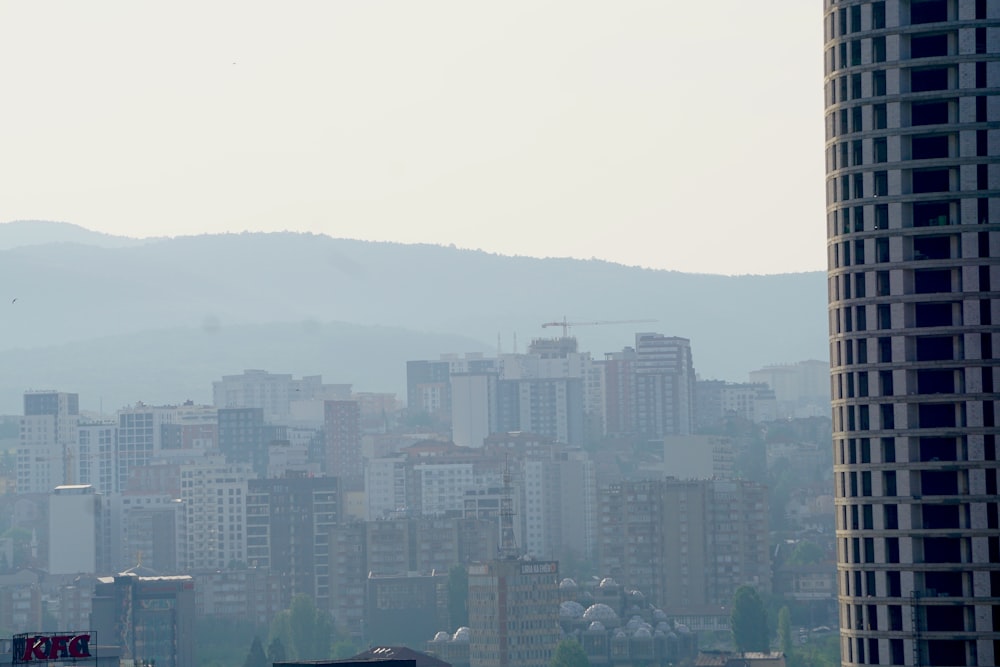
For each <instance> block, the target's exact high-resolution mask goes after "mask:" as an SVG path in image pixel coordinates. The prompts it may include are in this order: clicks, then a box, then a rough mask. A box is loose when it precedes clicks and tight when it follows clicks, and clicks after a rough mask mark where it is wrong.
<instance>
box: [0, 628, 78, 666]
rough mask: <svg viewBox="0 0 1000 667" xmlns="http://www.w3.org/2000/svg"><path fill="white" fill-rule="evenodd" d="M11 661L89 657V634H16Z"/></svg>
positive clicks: (22, 661) (42, 660)
mask: <svg viewBox="0 0 1000 667" xmlns="http://www.w3.org/2000/svg"><path fill="white" fill-rule="evenodd" d="M13 648H14V655H13V656H12V658H13V662H15V663H24V662H48V661H50V660H84V659H87V658H90V657H91V655H90V635H89V634H77V635H30V634H29V635H17V636H15V637H14V641H13Z"/></svg>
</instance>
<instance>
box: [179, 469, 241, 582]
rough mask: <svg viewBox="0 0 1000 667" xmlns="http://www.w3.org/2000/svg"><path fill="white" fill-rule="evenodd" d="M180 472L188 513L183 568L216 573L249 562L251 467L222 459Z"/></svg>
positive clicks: (185, 511) (186, 515) (182, 493)
mask: <svg viewBox="0 0 1000 667" xmlns="http://www.w3.org/2000/svg"><path fill="white" fill-rule="evenodd" d="M180 471H181V473H180V474H181V500H182V501H183V503H184V513H185V517H184V544H183V547H182V558H181V565H182V568H183V569H184V570H185V571H191V570H201V569H211V570H214V569H217V568H225V567H228V566H229V565H230V563H232V562H234V561H235V562H246V550H247V538H246V495H247V480H248V479H249V478H250V477H251V476H252V474H253V473H252V472H251V470H250V467H249V466H248V465H244V464H231V463H226V460H225V458H224V457H222V456H208V457H205V458H204V459H203V460H202V461H199V462H197V463H188V464H184V465H181V467H180Z"/></svg>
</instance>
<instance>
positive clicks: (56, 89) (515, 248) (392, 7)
mask: <svg viewBox="0 0 1000 667" xmlns="http://www.w3.org/2000/svg"><path fill="white" fill-rule="evenodd" d="M819 9H820V8H819V6H818V5H815V3H806V2H802V1H801V0H776V1H774V2H770V3H753V4H749V3H744V2H739V1H737V0H726V1H724V2H713V3H707V2H701V3H685V4H681V5H678V4H677V3H669V2H628V3H594V2H536V1H533V2H513V3H510V2H507V3H465V2H419V3H403V2H364V3H361V2H337V3H323V2H298V3H293V4H289V3H278V4H276V3H259V2H251V3H247V2H238V3H237V2H213V3H193V2H180V3H176V2H175V3H161V4H148V3H141V4H135V3H128V2H102V3H96V4H95V3H83V4H81V3H69V2H62V3H29V2H6V3H3V4H2V5H0V61H2V62H3V63H4V65H3V66H2V67H0V90H3V94H4V98H5V105H4V109H3V112H2V118H3V122H2V123H0V145H3V147H4V148H3V151H2V154H0V182H2V183H3V184H4V185H3V187H2V189H0V220H15V219H49V220H65V221H68V222H73V223H76V224H80V225H84V226H86V227H88V228H90V229H95V230H100V231H104V232H108V233H114V234H127V235H130V236H138V237H145V236H167V235H171V236H172V235H180V234H194V233H200V232H220V231H242V230H260V231H268V230H281V229H289V230H300V231H312V232H321V233H325V234H329V235H331V236H334V237H344V238H358V239H368V240H392V241H401V242H408V243H412V242H427V243H438V244H445V245H447V244H454V245H456V246H458V247H466V248H481V249H483V250H487V251H490V252H500V253H504V254H520V255H532V256H542V257H544V256H560V257H562V256H570V257H580V258H589V257H599V258H603V259H608V260H611V261H615V262H621V263H624V264H628V265H639V266H646V267H653V268H667V269H676V270H681V271H694V272H709V273H726V274H738V273H778V272H791V271H802V270H816V269H820V268H822V267H823V264H824V258H823V246H824V240H823V228H824V226H823V222H822V221H823V217H824V214H823V208H822V206H823V204H822V202H823V195H822V191H821V188H822V184H823V179H822V176H821V173H822V163H821V159H822V157H821V156H822V151H821V141H822V131H821V130H820V127H821V119H822V116H821V113H822V99H821V95H822V92H821V91H822V89H821V85H820V82H821V70H820V68H821V59H820V57H819V56H818V55H817V50H816V48H815V45H816V44H817V43H820V42H821V37H820V35H819V32H820V30H821V21H820V11H819ZM802 26H806V29H805V30H803V29H802Z"/></svg>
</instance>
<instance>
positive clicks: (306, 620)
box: [268, 593, 333, 660]
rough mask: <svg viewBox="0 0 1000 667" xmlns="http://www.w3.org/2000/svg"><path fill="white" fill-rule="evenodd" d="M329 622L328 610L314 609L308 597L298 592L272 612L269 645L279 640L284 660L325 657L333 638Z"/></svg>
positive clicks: (328, 655) (319, 658)
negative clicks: (290, 602)
mask: <svg viewBox="0 0 1000 667" xmlns="http://www.w3.org/2000/svg"><path fill="white" fill-rule="evenodd" d="M332 625H333V624H332V622H331V619H330V616H329V614H327V613H325V612H323V611H321V610H319V609H316V603H315V602H313V599H312V598H311V597H309V596H308V595H306V594H304V593H299V594H298V595H296V596H295V597H294V598H292V604H291V606H290V607H289V608H288V609H284V610H282V611H279V612H278V613H277V614H275V616H274V619H273V620H272V621H271V631H270V633H269V635H268V638H269V639H268V641H269V645H273V644H274V642H275V640H279V641H280V642H281V645H282V647H283V648H284V650H285V652H286V654H287V656H286V659H287V660H326V659H327V658H329V657H330V645H331V643H332V641H333V628H332Z"/></svg>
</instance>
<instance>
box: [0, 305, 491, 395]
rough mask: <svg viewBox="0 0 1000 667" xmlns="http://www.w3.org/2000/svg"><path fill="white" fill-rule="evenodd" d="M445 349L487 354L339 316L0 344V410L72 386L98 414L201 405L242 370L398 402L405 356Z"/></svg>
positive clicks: (459, 340)
mask: <svg viewBox="0 0 1000 667" xmlns="http://www.w3.org/2000/svg"><path fill="white" fill-rule="evenodd" d="M454 349H459V350H463V351H468V352H485V351H487V347H486V346H485V345H483V344H482V343H479V342H477V341H474V340H471V339H468V338H463V337H461V336H450V335H446V334H431V333H416V332H413V331H405V330H403V329H394V328H389V327H366V326H358V325H353V324H345V323H343V322H296V323H277V324H251V325H242V326H226V327H221V326H220V327H218V328H214V327H208V328H198V329H165V330H158V331H147V332H143V333H140V334H126V335H120V336H108V337H105V338H96V339H93V340H87V341H81V342H76V343H68V344H66V345H60V346H54V347H45V348H38V349H33V350H8V351H6V352H0V368H2V369H3V373H2V374H0V414H19V413H20V412H21V405H22V398H21V397H22V394H23V393H24V391H25V390H26V389H60V390H62V391H72V392H77V393H79V394H80V407H81V409H83V410H88V411H97V410H98V409H99V408H100V407H101V406H102V405H103V409H104V411H105V412H107V413H112V412H114V411H115V410H116V409H118V408H120V407H123V406H125V405H130V404H133V403H135V402H136V401H144V402H146V403H149V404H153V405H156V404H164V403H177V402H181V401H184V400H187V399H191V400H193V401H195V402H196V403H209V404H210V403H211V402H212V381H214V380H218V379H219V378H221V377H222V376H223V375H230V374H238V373H242V372H243V371H244V370H246V369H249V368H260V369H264V370H270V371H271V372H276V373H277V372H281V373H293V374H294V375H296V376H302V375H320V374H321V375H323V378H324V380H325V381H327V382H338V383H351V384H353V385H354V388H355V390H358V391H386V392H395V393H396V394H398V395H399V398H400V400H405V399H406V361H407V360H408V359H423V358H428V357H430V358H436V357H437V355H438V353H439V352H440V350H454ZM26 383H27V384H26Z"/></svg>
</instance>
